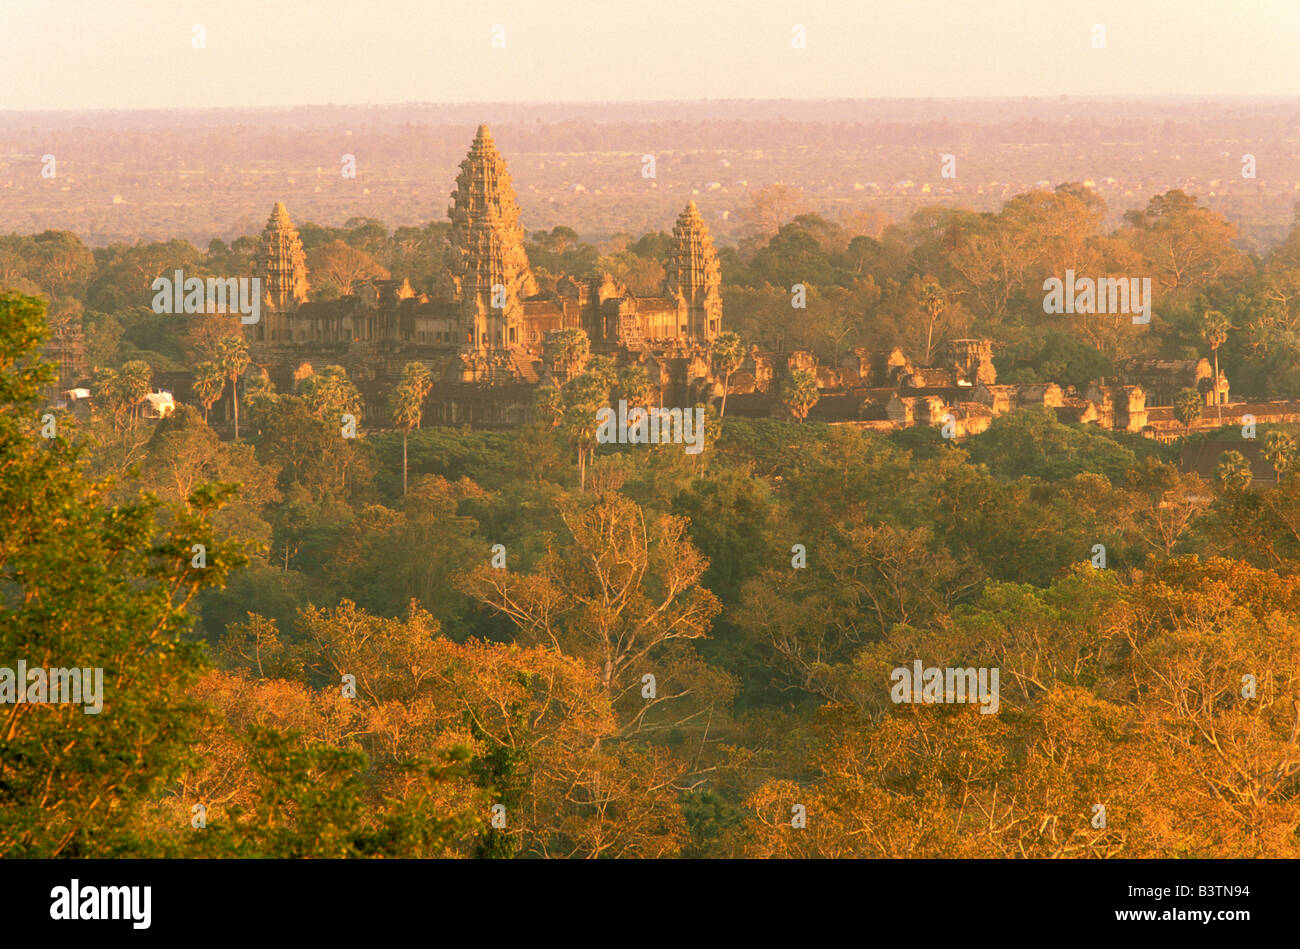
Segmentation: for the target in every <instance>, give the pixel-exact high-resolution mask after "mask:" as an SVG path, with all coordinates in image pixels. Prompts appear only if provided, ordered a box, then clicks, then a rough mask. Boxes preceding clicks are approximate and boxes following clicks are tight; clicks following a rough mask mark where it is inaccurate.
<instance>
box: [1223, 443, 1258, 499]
mask: <svg viewBox="0 0 1300 949" xmlns="http://www.w3.org/2000/svg"><path fill="white" fill-rule="evenodd" d="M1252 477H1253V474H1252V472H1251V470H1250V462H1249V461H1247V460H1246V456H1245V455H1243V454H1242V453H1241V452H1239V451H1225V452H1224V453H1223V454H1222V455H1220V456H1219V463H1218V464H1217V465H1215V467H1214V483H1215V484H1217V485H1218V486H1219V489H1220V490H1222V491H1245V490H1246V489H1247V488H1248V487H1250V480H1251V478H1252Z"/></svg>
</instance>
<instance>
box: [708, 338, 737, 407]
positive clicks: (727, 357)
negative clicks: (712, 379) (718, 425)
mask: <svg viewBox="0 0 1300 949" xmlns="http://www.w3.org/2000/svg"><path fill="white" fill-rule="evenodd" d="M709 358H710V360H711V361H712V363H713V371H714V372H715V373H717V374H718V375H720V376H722V411H720V412H719V413H718V417H719V418H723V417H724V416H726V414H727V390H728V389H729V388H731V374H732V373H733V372H735V371H736V370H737V369H739V368H740V364H741V363H742V362H744V361H745V345H744V343H742V342H741V341H740V334H739V333H732V332H727V333H719V334H718V335H717V336H715V337H714V339H713V345H712V347H711V349H710V351H709Z"/></svg>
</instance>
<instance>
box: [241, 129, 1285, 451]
mask: <svg viewBox="0 0 1300 949" xmlns="http://www.w3.org/2000/svg"><path fill="white" fill-rule="evenodd" d="M451 199H452V202H451V206H450V208H449V209H448V216H449V217H450V219H451V229H450V232H449V238H448V241H449V249H448V255H449V256H448V260H447V270H448V272H449V273H450V277H451V279H450V286H449V287H448V288H447V290H446V292H439V293H425V292H419V291H417V290H416V289H414V288H413V287H411V285H410V284H409V283H408V282H407V281H405V280H372V281H368V282H365V283H362V284H360V285H359V286H357V287H356V289H355V291H354V292H353V293H351V294H349V295H348V296H345V297H343V298H342V299H339V300H332V301H321V300H311V299H310V280H309V274H308V272H307V265H306V257H305V255H304V254H303V248H302V242H301V240H299V236H298V232H297V230H296V229H295V228H294V226H293V223H292V221H291V220H290V218H289V213H288V211H287V209H286V208H285V206H284V204H283V203H280V202H277V203H276V205H275V208H274V209H273V210H272V212H271V217H270V219H269V220H268V221H267V225H266V229H265V231H263V233H262V238H261V246H260V247H259V250H258V254H257V258H256V260H257V263H256V267H257V273H258V275H259V276H260V277H261V278H262V281H263V292H264V298H263V318H262V320H261V322H260V323H258V324H254V325H251V326H248V327H246V328H245V331H246V332H247V334H248V337H249V340H250V343H251V348H252V355H253V360H254V362H255V363H256V364H257V365H258V366H259V367H260V368H261V370H263V371H265V372H267V374H268V376H269V377H270V379H271V380H272V382H273V383H274V384H275V385H276V387H277V388H279V389H280V390H281V391H288V390H290V389H292V387H293V383H294V373H295V371H297V370H298V369H299V367H301V366H302V364H303V363H310V364H312V365H314V366H323V365H340V366H342V367H343V368H344V369H345V370H346V371H347V373H348V375H349V377H350V378H351V379H352V381H353V382H354V383H356V385H357V387H358V388H359V389H360V390H361V393H362V396H363V398H364V401H365V405H366V421H367V423H368V424H370V425H375V426H381V427H382V426H386V425H387V424H388V396H389V393H390V392H391V391H392V388H393V387H394V386H395V385H396V384H397V383H398V381H399V380H400V379H401V376H402V372H403V369H404V368H405V366H406V364H407V363H408V362H411V361H418V362H420V363H422V364H424V365H425V366H426V367H428V368H429V370H430V373H431V375H432V376H433V380H434V386H433V390H432V392H431V393H430V395H429V397H428V401H427V402H426V404H425V420H426V421H427V422H428V423H430V424H439V423H441V424H455V425H460V424H471V425H486V426H507V425H514V424H519V423H522V422H524V421H526V420H527V419H528V417H529V414H530V410H531V406H532V404H533V399H534V394H535V389H536V387H537V386H538V385H541V384H545V383H547V382H549V381H552V380H550V379H549V377H548V370H547V369H546V367H545V365H544V364H543V361H542V358H541V357H542V348H543V344H544V342H545V339H546V336H547V334H548V333H552V332H555V331H557V330H564V329H582V330H583V331H585V332H586V334H587V337H588V339H589V340H590V342H591V350H592V352H593V353H598V354H602V355H607V356H610V357H612V358H613V359H614V360H615V362H616V363H617V364H619V365H629V364H636V365H640V366H643V367H644V368H645V369H646V371H647V373H648V375H649V377H650V380H651V382H652V383H653V384H654V385H655V386H656V387H657V390H658V391H657V393H656V394H654V395H653V396H652V398H653V399H654V400H655V401H656V402H657V403H658V404H659V405H662V406H668V407H673V406H681V407H687V406H691V405H694V404H697V403H699V402H703V401H707V400H710V399H717V398H720V397H721V396H722V394H723V393H722V386H721V384H720V382H719V380H718V378H717V377H716V375H715V374H714V372H713V371H712V367H711V365H710V359H709V343H710V341H711V340H712V339H713V338H714V337H716V336H717V335H718V333H719V332H720V331H721V329H722V295H721V283H722V277H721V271H720V267H719V263H718V255H717V251H716V249H715V248H714V245H713V240H712V238H711V237H710V235H709V230H708V227H707V226H706V225H705V223H704V219H703V218H702V216H701V215H700V211H699V209H698V208H697V207H696V206H695V203H694V202H691V203H689V204H688V205H687V206H686V208H685V209H684V210H683V211H682V213H681V214H680V216H679V217H678V218H677V222H676V224H675V226H674V227H673V242H672V248H671V252H670V255H669V259H668V260H667V261H666V262H665V270H666V277H665V280H664V283H663V286H662V288H661V292H660V294H659V295H657V296H637V295H635V294H633V293H631V292H629V291H628V289H627V288H626V287H624V286H622V285H621V284H620V283H619V282H618V281H617V280H615V279H614V278H613V277H612V276H610V275H609V274H602V275H600V276H597V277H594V278H590V279H584V278H575V277H572V276H565V275H561V276H560V277H559V279H558V280H557V281H556V284H555V288H554V290H553V291H551V292H545V293H544V292H542V291H541V289H540V287H539V284H538V281H537V279H536V278H535V276H534V275H533V273H532V270H531V267H530V265H529V262H528V255H527V251H526V249H525V247H524V237H525V234H524V228H523V225H522V224H521V220H520V210H519V205H518V202H517V200H516V197H515V192H514V188H513V186H512V184H511V181H510V174H509V171H508V170H507V168H506V162H505V159H503V158H502V157H501V155H500V153H499V152H498V151H497V148H496V145H495V144H494V143H493V141H492V136H491V133H490V132H489V131H488V129H487V127H486V126H480V127H479V129H478V132H477V134H476V135H475V136H474V141H473V143H472V144H471V146H470V149H469V153H468V154H467V155H466V157H465V160H464V161H463V162H461V164H460V172H459V174H458V175H457V177H456V189H455V191H453V192H452V194H451ZM798 370H802V371H807V372H810V373H812V374H813V375H814V377H815V378H816V381H817V388H818V392H819V400H818V402H817V404H816V405H815V406H814V407H813V408H812V410H811V412H810V413H809V416H808V417H809V418H810V419H812V420H821V421H827V422H837V423H844V424H853V425H857V426H859V427H863V428H867V429H871V430H878V431H882V432H887V431H893V430H895V429H897V428H900V427H906V426H911V425H951V426H952V430H953V431H954V433H955V434H956V435H957V436H958V437H960V436H962V435H966V434H973V433H977V432H981V431H983V430H985V429H986V428H988V426H989V424H990V423H991V422H992V420H993V419H994V418H996V417H997V416H999V415H1002V414H1005V413H1007V412H1011V411H1014V410H1016V409H1020V408H1025V407H1038V408H1042V409H1047V410H1050V411H1052V412H1054V413H1055V414H1056V416H1057V418H1059V419H1060V420H1061V421H1063V422H1072V423H1091V424H1096V425H1099V426H1102V427H1106V428H1114V429H1120V430H1124V431H1131V432H1143V433H1145V434H1148V435H1152V436H1153V437H1170V436H1169V432H1172V431H1173V430H1174V426H1175V422H1174V420H1173V419H1172V414H1171V413H1172V410H1171V409H1169V408H1168V406H1169V405H1171V404H1172V402H1173V399H1174V397H1175V396H1176V395H1177V393H1178V391H1179V390H1180V389H1184V388H1193V389H1195V390H1197V391H1198V392H1199V393H1201V396H1202V398H1203V400H1204V403H1205V404H1206V405H1207V406H1216V405H1217V406H1219V408H1220V410H1222V409H1223V408H1224V407H1225V406H1227V405H1228V404H1229V403H1228V382H1227V379H1226V377H1224V376H1223V374H1222V373H1220V374H1219V376H1218V378H1217V379H1215V378H1213V377H1214V372H1213V370H1212V369H1211V367H1210V364H1209V362H1208V361H1207V360H1205V359H1199V360H1185V361H1155V360H1130V361H1129V362H1127V363H1125V364H1123V365H1122V366H1120V367H1119V378H1118V379H1112V380H1099V381H1097V382H1095V383H1093V384H1092V385H1090V386H1089V387H1088V389H1087V391H1086V392H1082V393H1080V392H1076V391H1074V389H1072V388H1070V389H1065V390H1063V389H1062V388H1061V387H1060V386H1059V385H1056V384H1055V383H1038V384H1032V385H1005V384H1003V385H999V384H998V382H997V371H996V369H995V368H994V366H993V348H992V343H991V342H990V341H989V340H987V339H955V340H950V341H948V342H947V343H946V344H945V345H943V346H942V347H941V348H940V350H939V353H938V355H937V357H936V359H935V361H934V364H933V365H929V366H922V365H917V364H915V363H913V361H912V360H911V358H909V357H908V355H907V354H906V353H904V352H903V351H902V350H901V349H898V348H894V349H892V350H889V351H887V352H872V351H869V350H865V349H855V350H853V351H852V352H851V353H850V354H849V355H848V356H846V357H845V358H844V359H843V360H841V362H840V364H839V365H838V366H827V365H818V363H817V360H816V359H815V358H814V357H813V355H812V354H811V353H807V352H800V351H795V352H775V353H774V352H763V351H760V350H759V349H757V348H756V347H755V348H753V349H751V351H750V353H749V354H748V357H747V358H746V359H745V361H744V362H743V363H742V365H741V366H740V368H739V369H738V370H737V371H736V372H734V373H733V374H732V376H731V380H730V387H729V390H728V391H729V394H728V402H727V410H728V413H729V414H735V415H749V416H761V417H768V416H777V417H779V416H781V415H782V414H783V409H782V405H781V402H780V399H779V397H778V393H779V391H780V385H781V383H782V381H783V379H784V378H785V377H786V376H787V375H789V374H790V373H792V372H795V371H798ZM558 381H563V380H558ZM1257 408H1258V409H1259V412H1258V413H1257V414H1259V413H1263V414H1261V419H1263V418H1264V417H1265V416H1268V415H1271V414H1277V413H1278V412H1282V413H1283V414H1285V411H1284V409H1283V408H1276V407H1271V406H1263V405H1261V406H1259V407H1257ZM1216 414H1218V413H1216Z"/></svg>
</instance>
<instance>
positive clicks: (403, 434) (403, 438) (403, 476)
mask: <svg viewBox="0 0 1300 949" xmlns="http://www.w3.org/2000/svg"><path fill="white" fill-rule="evenodd" d="M408 434H409V432H408V431H407V430H406V429H402V497H406V436H407V435H408Z"/></svg>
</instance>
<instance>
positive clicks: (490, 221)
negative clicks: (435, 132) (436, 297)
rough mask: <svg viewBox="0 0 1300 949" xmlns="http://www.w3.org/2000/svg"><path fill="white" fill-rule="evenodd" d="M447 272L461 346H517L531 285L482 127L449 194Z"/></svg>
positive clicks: (511, 198) (510, 199)
mask: <svg viewBox="0 0 1300 949" xmlns="http://www.w3.org/2000/svg"><path fill="white" fill-rule="evenodd" d="M452 201H453V203H452V206H451V208H450V210H449V212H448V216H449V217H450V218H451V233H450V234H449V235H448V239H449V241H450V243H451V248H452V249H451V261H450V263H451V271H452V274H453V275H454V276H455V277H456V278H457V280H458V281H459V283H460V288H461V299H462V301H463V303H464V305H465V326H464V327H463V329H464V331H465V334H466V336H465V340H464V341H467V342H471V343H472V344H473V345H474V347H475V348H477V349H483V348H489V347H501V346H521V345H523V342H524V340H523V332H524V330H523V303H522V300H523V298H524V297H528V296H532V295H534V294H536V293H537V281H536V280H534V279H533V274H532V271H531V270H530V269H529V266H528V254H527V252H526V251H525V250H524V229H523V226H522V225H521V224H520V223H519V205H518V204H517V203H516V200H515V189H514V187H513V185H511V183H510V173H509V172H508V171H507V170H506V162H505V159H503V158H502V157H501V155H500V153H499V152H498V151H497V148H496V144H495V143H494V142H493V141H492V133H491V132H489V131H488V127H487V126H486V125H480V126H479V127H478V133H477V134H476V135H475V136H474V143H473V144H472V145H470V148H469V154H468V155H466V156H465V160H464V161H463V162H461V163H460V174H459V175H457V176H456V190H455V191H453V192H452Z"/></svg>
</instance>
